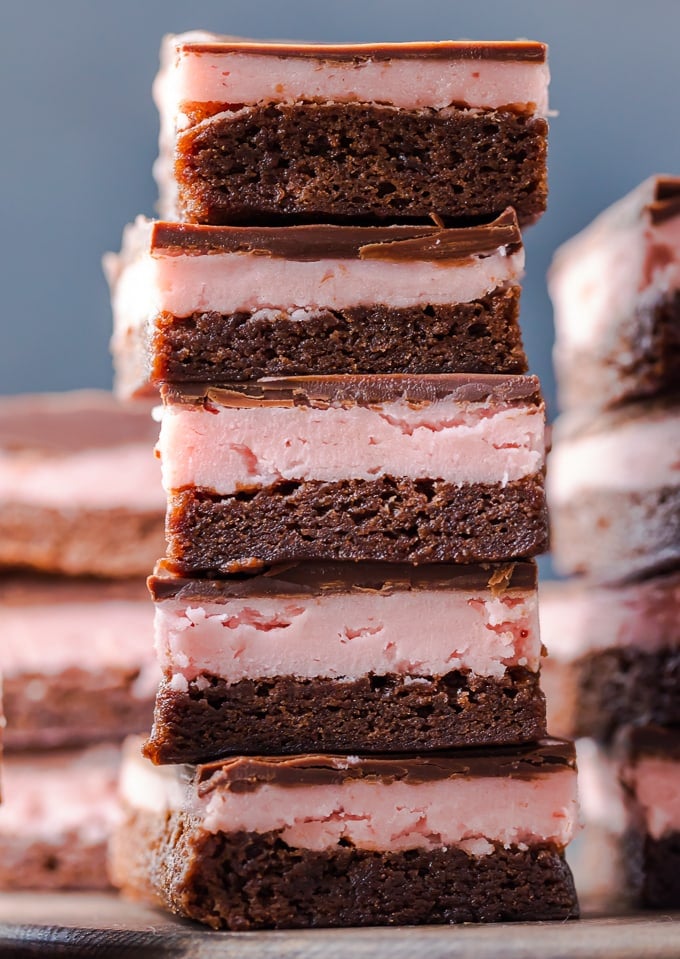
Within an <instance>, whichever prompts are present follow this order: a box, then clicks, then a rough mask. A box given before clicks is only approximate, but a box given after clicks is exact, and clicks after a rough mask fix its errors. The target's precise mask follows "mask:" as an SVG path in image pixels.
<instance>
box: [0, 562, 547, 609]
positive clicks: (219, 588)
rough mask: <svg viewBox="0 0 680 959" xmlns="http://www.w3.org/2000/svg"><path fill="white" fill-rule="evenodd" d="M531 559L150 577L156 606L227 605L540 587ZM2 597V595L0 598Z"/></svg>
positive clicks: (295, 566) (161, 568) (161, 572)
mask: <svg viewBox="0 0 680 959" xmlns="http://www.w3.org/2000/svg"><path fill="white" fill-rule="evenodd" d="M536 580H537V572H536V564H535V563H534V562H533V561H529V562H519V563H498V564H491V563H484V564H480V565H478V566H474V565H471V566H453V565H441V566H438V565H437V566H411V565H410V564H406V563H404V564H399V563H372V562H365V563H292V564H291V565H289V566H274V567H272V568H271V569H269V570H267V571H266V572H264V573H262V574H261V575H259V576H250V577H246V578H243V577H240V578H239V577H235V576H232V577H230V578H226V579H218V580H206V579H188V578H186V577H181V576H174V575H173V574H172V573H171V572H170V571H169V570H168V569H167V567H166V565H165V563H164V562H163V561H162V560H161V561H160V562H159V563H158V565H157V567H156V570H155V573H154V575H153V576H150V577H149V579H148V586H149V591H150V593H151V595H152V597H153V599H154V600H155V601H156V602H162V601H163V600H166V599H177V600H181V601H186V602H198V601H205V602H212V603H219V602H226V600H228V599H233V598H244V597H260V596H262V597H269V596H285V597H290V596H303V597H304V596H317V595H318V594H319V593H349V592H357V593H369V592H370V593H382V594H389V593H393V592H396V591H398V590H417V589H436V590H485V589H490V590H491V592H492V593H500V592H504V591H505V590H508V589H523V590H531V589H535V588H536ZM1 596H2V593H1V592H0V597H1Z"/></svg>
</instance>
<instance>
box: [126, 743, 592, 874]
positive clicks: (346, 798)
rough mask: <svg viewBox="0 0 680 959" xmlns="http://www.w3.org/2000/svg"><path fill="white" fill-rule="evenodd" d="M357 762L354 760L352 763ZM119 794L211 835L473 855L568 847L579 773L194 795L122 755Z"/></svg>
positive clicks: (131, 752)
mask: <svg viewBox="0 0 680 959" xmlns="http://www.w3.org/2000/svg"><path fill="white" fill-rule="evenodd" d="M352 761H353V760H352V758H351V757H349V758H348V763H351V762H352ZM121 794H122V796H123V798H124V800H125V801H126V802H127V803H128V804H129V805H131V806H132V807H134V808H141V809H146V810H149V811H152V812H154V813H156V814H161V813H163V812H164V811H165V810H168V809H177V808H180V807H185V808H187V807H188V808H189V809H190V810H192V811H193V812H194V813H195V814H196V815H197V816H198V817H199V819H200V821H201V824H202V826H203V828H204V829H206V830H207V831H208V832H218V831H224V832H227V833H230V832H234V831H236V830H241V829H244V830H248V831H251V830H252V831H255V832H267V831H268V830H270V829H280V830H282V833H281V838H282V839H283V841H284V842H287V843H289V845H291V846H296V847H298V848H305V849H326V848H329V847H332V846H335V845H336V844H337V843H338V842H339V841H340V840H342V839H345V840H348V841H350V842H352V843H354V844H355V845H357V846H359V847H360V848H363V849H394V850H398V849H413V848H422V847H425V848H435V847H441V846H451V845H455V846H459V847H462V848H463V849H465V850H466V851H467V852H468V853H469V854H470V855H474V856H483V855H486V854H487V853H490V852H492V851H493V847H492V845H491V844H492V843H501V844H504V845H514V844H522V843H524V844H526V845H531V844H533V843H537V842H554V843H557V844H558V845H560V846H562V845H566V844H567V843H568V842H569V840H570V839H571V837H572V835H573V832H574V827H575V823H576V819H577V802H576V771H575V769H564V770H560V771H559V772H552V773H549V774H547V775H546V774H543V775H541V774H537V775H536V776H535V777H533V778H532V779H512V778H506V777H492V776H490V777H477V778H476V777H471V778H462V777H460V778H455V779H444V780H439V781H434V782H426V783H419V784H417V785H414V784H407V783H403V782H399V781H395V782H390V781H388V780H385V781H378V780H358V781H357V780H346V781H345V783H343V784H342V785H338V786H323V785H317V786H288V787H280V786H276V785H262V786H260V787H259V788H258V789H257V790H256V791H255V792H254V793H253V792H231V791H229V790H225V789H221V790H220V789H216V790H211V791H210V792H209V793H208V794H207V796H206V795H203V796H201V795H200V794H197V793H196V792H195V790H194V788H193V787H192V785H191V784H189V783H185V782H182V781H181V777H179V776H178V775H177V773H176V770H173V769H172V767H156V766H153V765H152V763H151V762H150V761H148V760H144V759H142V758H141V756H140V755H139V745H138V743H137V741H132V740H131V744H130V747H129V748H128V749H127V751H126V757H125V762H124V764H123V770H122V774H121Z"/></svg>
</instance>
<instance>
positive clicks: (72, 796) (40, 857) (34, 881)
mask: <svg viewBox="0 0 680 959" xmlns="http://www.w3.org/2000/svg"><path fill="white" fill-rule="evenodd" d="M119 760H120V749H119V748H118V747H117V746H112V745H100V746H95V747H90V748H89V749H84V750H79V751H58V752H50V753H39V752H31V753H24V754H21V755H12V756H5V759H4V762H3V797H2V800H3V801H2V806H0V890H2V891H6V892H13V891H16V890H42V891H55V890H67V889H68V890H81V891H83V890H89V891H94V890H104V889H106V890H108V889H110V887H111V882H110V880H109V875H108V870H107V842H108V838H109V835H110V833H111V832H112V830H113V829H114V826H115V825H116V824H117V822H118V819H119V813H120V809H119V806H118V799H117V780H118V766H119Z"/></svg>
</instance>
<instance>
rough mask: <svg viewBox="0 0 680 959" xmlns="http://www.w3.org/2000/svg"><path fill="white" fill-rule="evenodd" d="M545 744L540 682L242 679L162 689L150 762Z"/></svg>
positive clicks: (461, 675)
mask: <svg viewBox="0 0 680 959" xmlns="http://www.w3.org/2000/svg"><path fill="white" fill-rule="evenodd" d="M545 735H546V721H545V700H544V698H543V694H542V692H541V690H540V687H539V679H538V674H537V673H532V672H530V671H529V670H527V669H524V668H522V667H516V668H514V669H511V670H508V672H507V673H506V674H505V675H504V676H502V677H500V678H489V677H485V676H475V675H472V674H470V673H466V672H463V671H460V670H456V671H452V672H450V673H447V674H446V675H445V676H441V677H434V678H422V679H421V678H418V677H408V678H405V677H403V676H397V675H395V674H391V675H385V676H373V675H371V676H363V677H361V678H359V679H355V680H352V681H348V682H340V681H338V680H335V679H326V678H323V677H318V678H314V679H298V678H296V677H294V676H277V677H275V678H273V679H243V680H240V681H239V682H237V683H233V684H227V683H226V682H225V681H224V680H223V679H220V678H217V677H214V676H205V675H201V676H200V677H199V680H198V681H194V682H192V683H190V684H189V689H188V691H187V692H178V691H177V690H175V689H173V688H172V685H171V684H170V682H169V681H167V680H166V681H165V682H163V683H161V686H160V689H159V693H158V697H157V700H156V711H155V722H154V728H153V730H152V733H151V737H150V739H149V742H148V743H147V744H146V746H145V750H144V751H145V753H146V755H147V756H148V757H149V758H151V759H153V761H154V762H156V763H200V762H208V761H210V760H212V759H215V758H217V757H220V756H227V755H238V754H253V753H254V754H257V753H263V754H274V755H276V754H282V753H305V752H341V753H342V752H353V751H359V752H410V751H417V750H420V749H449V748H453V747H464V746H478V745H503V744H512V743H527V742H535V741H536V740H538V739H541V738H543V737H544V736H545Z"/></svg>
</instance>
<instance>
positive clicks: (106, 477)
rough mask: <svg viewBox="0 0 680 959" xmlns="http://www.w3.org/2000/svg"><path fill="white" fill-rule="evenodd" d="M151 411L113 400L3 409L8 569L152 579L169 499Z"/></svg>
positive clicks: (2, 500)
mask: <svg viewBox="0 0 680 959" xmlns="http://www.w3.org/2000/svg"><path fill="white" fill-rule="evenodd" d="M157 436H158V425H157V424H156V423H154V422H153V420H152V419H151V415H150V409H149V407H148V406H146V405H143V406H142V407H141V408H140V407H135V408H130V407H122V406H120V405H119V404H118V403H117V402H116V400H114V398H113V396H112V395H111V394H109V393H106V392H104V391H97V390H79V391H73V392H69V393H44V394H35V395H24V396H15V397H6V398H3V399H2V400H0V567H4V568H12V567H16V568H26V569H38V570H44V571H48V572H59V573H67V574H69V575H84V576H111V577H123V578H127V577H130V576H135V575H139V576H146V575H147V574H148V572H149V569H153V564H154V562H155V561H156V559H157V558H158V556H160V555H161V554H162V553H163V549H164V538H163V515H164V507H165V498H164V495H163V491H162V488H161V484H160V475H159V470H158V464H157V463H156V462H155V460H154V457H153V452H152V449H153V444H154V442H155V440H156V439H157Z"/></svg>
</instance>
